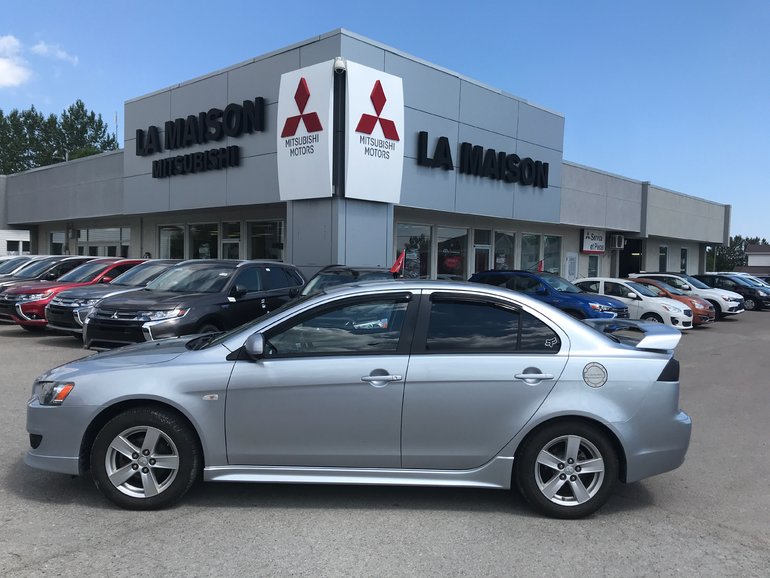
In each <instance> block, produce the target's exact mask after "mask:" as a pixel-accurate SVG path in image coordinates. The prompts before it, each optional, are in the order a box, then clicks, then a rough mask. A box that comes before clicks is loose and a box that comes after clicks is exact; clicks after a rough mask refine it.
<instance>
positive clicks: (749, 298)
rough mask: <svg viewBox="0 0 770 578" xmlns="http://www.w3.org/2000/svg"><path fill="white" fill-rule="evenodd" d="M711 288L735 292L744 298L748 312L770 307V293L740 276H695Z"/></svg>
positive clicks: (721, 274)
mask: <svg viewBox="0 0 770 578" xmlns="http://www.w3.org/2000/svg"><path fill="white" fill-rule="evenodd" d="M693 277H695V278H696V279H697V280H698V281H701V282H703V283H705V284H706V285H708V286H709V287H716V288H717V289H725V290H726V291H733V292H734V293H738V294H740V296H741V297H743V307H744V308H745V309H746V311H754V310H757V309H764V308H765V307H770V292H768V291H767V290H766V289H765V288H763V287H758V286H756V287H755V286H754V285H753V284H751V283H750V282H749V281H748V280H747V279H743V278H741V276H740V275H728V274H724V273H706V274H701V275H693Z"/></svg>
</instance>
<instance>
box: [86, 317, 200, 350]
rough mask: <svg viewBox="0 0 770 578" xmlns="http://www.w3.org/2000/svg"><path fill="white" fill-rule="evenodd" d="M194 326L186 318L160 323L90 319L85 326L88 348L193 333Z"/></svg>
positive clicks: (166, 320)
mask: <svg viewBox="0 0 770 578" xmlns="http://www.w3.org/2000/svg"><path fill="white" fill-rule="evenodd" d="M193 332H194V325H193V324H192V323H190V322H189V321H188V320H187V319H186V318H185V317H180V318H175V319H164V320H160V321H134V320H131V321H128V320H120V319H115V320H112V319H98V318H94V317H89V318H88V319H87V320H86V323H85V325H84V326H83V343H84V344H85V346H86V347H96V348H105V347H120V346H122V345H129V344H132V343H142V342H144V341H155V340H157V339H166V338H167V337H178V336H180V335H184V334H186V333H193Z"/></svg>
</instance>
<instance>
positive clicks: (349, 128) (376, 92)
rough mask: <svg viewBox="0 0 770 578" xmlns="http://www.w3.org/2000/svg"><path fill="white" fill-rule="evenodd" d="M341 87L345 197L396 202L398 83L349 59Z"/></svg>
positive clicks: (400, 119) (400, 155)
mask: <svg viewBox="0 0 770 578" xmlns="http://www.w3.org/2000/svg"><path fill="white" fill-rule="evenodd" d="M346 85H347V95H346V100H345V102H346V107H347V114H346V121H345V126H346V133H345V155H346V157H345V196H346V197H349V198H355V199H365V200H368V201H381V202H384V203H394V204H397V203H398V202H399V201H400V200H401V177H402V173H403V168H404V144H403V142H402V141H401V138H400V135H402V134H404V87H403V83H402V81H401V79H400V78H399V77H397V76H393V75H392V74H387V73H385V72H382V71H381V70H376V69H374V68H369V67H367V66H363V65H361V64H358V63H355V62H350V61H348V62H347V82H346ZM372 112H374V114H372Z"/></svg>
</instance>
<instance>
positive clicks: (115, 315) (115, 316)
mask: <svg viewBox="0 0 770 578" xmlns="http://www.w3.org/2000/svg"><path fill="white" fill-rule="evenodd" d="M117 318H118V312H117V311H116V312H115V313H113V314H112V317H110V319H117Z"/></svg>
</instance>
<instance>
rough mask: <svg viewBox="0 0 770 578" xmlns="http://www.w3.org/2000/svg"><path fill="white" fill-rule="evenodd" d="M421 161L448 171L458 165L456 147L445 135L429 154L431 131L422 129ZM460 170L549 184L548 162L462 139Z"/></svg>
mask: <svg viewBox="0 0 770 578" xmlns="http://www.w3.org/2000/svg"><path fill="white" fill-rule="evenodd" d="M417 164H418V165H420V166H423V167H430V168H437V167H440V168H442V169H444V170H446V171H453V170H454V169H455V165H454V162H453V160H452V149H451V148H450V146H449V139H448V138H447V137H445V136H441V137H439V138H438V140H437V141H436V147H435V149H434V151H433V157H432V158H431V157H429V156H428V133H427V132H426V131H420V132H419V133H418V140H417ZM458 170H459V172H461V173H464V174H468V175H475V176H477V177H486V178H489V179H495V180H498V181H505V182H506V183H521V184H522V185H527V186H533V187H539V188H541V189H547V188H548V163H544V162H542V161H536V160H533V159H531V158H529V157H525V158H523V159H522V158H520V157H519V155H516V154H508V153H506V152H502V151H500V152H498V151H496V150H495V149H484V147H481V146H478V145H473V144H471V143H469V142H463V143H460V166H459V167H458Z"/></svg>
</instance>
